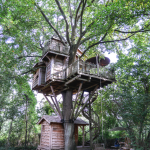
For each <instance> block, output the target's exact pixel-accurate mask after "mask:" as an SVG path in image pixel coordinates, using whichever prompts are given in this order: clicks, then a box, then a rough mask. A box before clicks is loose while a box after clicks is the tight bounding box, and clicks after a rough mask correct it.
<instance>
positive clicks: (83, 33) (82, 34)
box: [77, 21, 95, 46]
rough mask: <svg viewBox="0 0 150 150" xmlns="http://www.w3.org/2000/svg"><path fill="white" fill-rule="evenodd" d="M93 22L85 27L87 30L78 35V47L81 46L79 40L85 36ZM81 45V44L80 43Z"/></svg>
mask: <svg viewBox="0 0 150 150" xmlns="http://www.w3.org/2000/svg"><path fill="white" fill-rule="evenodd" d="M94 22H95V21H93V22H92V23H90V24H89V25H88V26H87V28H86V29H85V30H84V31H83V32H82V33H81V35H80V37H79V39H78V41H77V45H78V46H79V45H81V42H82V41H81V39H82V37H83V36H84V35H85V34H86V32H87V31H88V29H89V28H90V27H91V26H92V25H93V24H94ZM83 40H84V39H83ZM82 43H83V42H82Z"/></svg>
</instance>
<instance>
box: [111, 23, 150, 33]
mask: <svg viewBox="0 0 150 150" xmlns="http://www.w3.org/2000/svg"><path fill="white" fill-rule="evenodd" d="M148 26H150V23H149V24H148V25H146V26H145V27H142V28H141V29H140V30H137V31H129V32H128V31H120V30H117V29H115V30H114V31H117V32H120V33H138V32H147V31H150V30H144V28H147V27H148Z"/></svg>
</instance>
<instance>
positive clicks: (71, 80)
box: [65, 75, 81, 85]
mask: <svg viewBox="0 0 150 150" xmlns="http://www.w3.org/2000/svg"><path fill="white" fill-rule="evenodd" d="M80 76H81V75H78V76H76V77H74V78H72V79H70V80H69V81H67V82H66V83H65V85H67V84H69V83H71V82H73V81H74V80H76V79H77V78H79V77H80Z"/></svg>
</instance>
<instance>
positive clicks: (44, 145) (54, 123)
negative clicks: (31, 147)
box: [37, 115, 88, 150]
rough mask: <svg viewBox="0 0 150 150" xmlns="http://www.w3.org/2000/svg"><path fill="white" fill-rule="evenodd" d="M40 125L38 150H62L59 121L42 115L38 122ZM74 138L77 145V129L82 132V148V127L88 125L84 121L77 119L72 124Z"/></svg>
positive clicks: (62, 131)
mask: <svg viewBox="0 0 150 150" xmlns="http://www.w3.org/2000/svg"><path fill="white" fill-rule="evenodd" d="M37 124H39V125H40V124H41V137H40V145H39V146H38V148H37V149H38V150H53V149H55V150H57V149H64V128H63V123H62V122H61V119H60V118H59V117H58V116H49V115H44V116H42V118H41V119H40V120H39V121H38V123H37ZM74 124H75V129H74V136H75V142H76V145H77V144H78V127H81V129H82V130H83V143H82V146H84V126H86V125H88V123H86V122H85V121H83V120H82V119H80V118H77V119H76V120H75V122H74Z"/></svg>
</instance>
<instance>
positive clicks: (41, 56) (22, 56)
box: [16, 55, 42, 59]
mask: <svg viewBox="0 0 150 150" xmlns="http://www.w3.org/2000/svg"><path fill="white" fill-rule="evenodd" d="M24 57H42V56H36V55H35V56H29V55H28V56H19V57H17V58H16V59H21V58H24Z"/></svg>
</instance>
